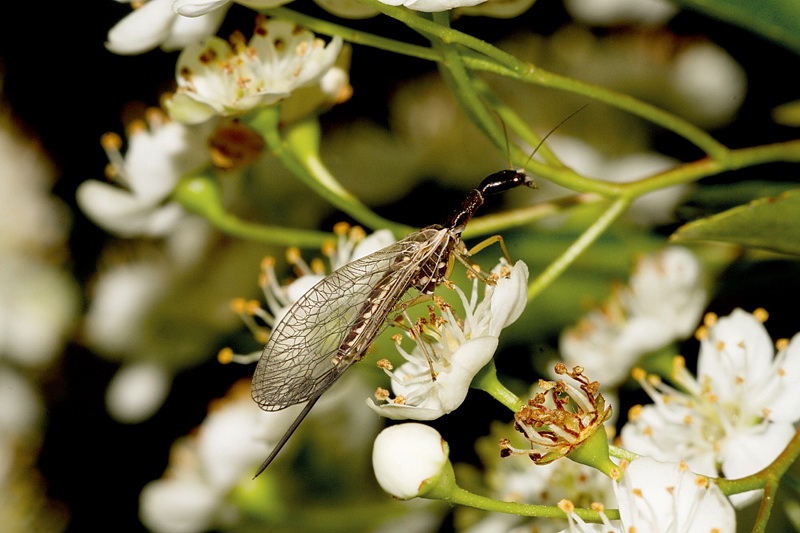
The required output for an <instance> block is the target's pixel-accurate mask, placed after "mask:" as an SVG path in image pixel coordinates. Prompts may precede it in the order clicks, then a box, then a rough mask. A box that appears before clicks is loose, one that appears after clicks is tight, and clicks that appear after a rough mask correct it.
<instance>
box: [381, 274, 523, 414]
mask: <svg viewBox="0 0 800 533" xmlns="http://www.w3.org/2000/svg"><path fill="white" fill-rule="evenodd" d="M502 270H506V271H508V272H507V273H506V275H504V276H501V277H500V278H499V279H498V280H497V283H496V285H494V286H487V287H486V290H485V293H484V298H483V300H481V301H480V302H478V295H477V291H478V289H477V287H478V281H477V280H475V281H474V282H473V291H472V295H471V298H469V299H467V297H466V295H464V293H463V292H462V291H461V290H460V289H459V288H458V287H455V290H456V291H457V293H458V294H459V296H460V297H461V300H462V302H463V304H464V308H465V313H466V317H465V318H464V320H463V325H462V324H461V322H460V321H459V320H458V319H457V318H456V317H455V316H454V315H453V313H452V310H451V309H450V308H449V307H445V308H444V309H443V310H442V319H443V320H442V324H441V325H440V326H438V327H436V326H433V327H432V328H431V329H430V330H426V331H425V333H426V335H430V336H432V337H434V338H436V341H435V342H433V343H428V342H425V341H422V342H423V343H424V344H422V343H420V342H417V345H416V347H415V348H414V349H413V350H412V351H411V352H410V353H409V352H407V351H405V350H404V349H402V347H401V346H399V345H398V351H399V352H400V354H401V355H402V356H403V357H404V358H405V359H406V362H405V363H403V364H402V365H401V366H400V367H398V368H397V369H396V370H395V371H393V372H392V371H390V370H388V369H386V372H387V374H388V375H389V377H390V378H391V383H392V391H393V392H394V394H395V398H394V399H387V400H386V401H385V402H383V403H376V402H374V401H372V400H370V399H367V405H369V407H370V408H371V409H373V410H374V411H376V412H377V413H378V414H380V415H381V416H385V417H387V418H393V419H396V420H399V419H413V420H433V419H435V418H439V417H440V416H442V415H444V414H447V413H449V412H451V411H454V410H455V409H457V408H458V406H460V405H461V403H462V402H463V401H464V398H466V396H467V392H468V391H469V386H470V384H471V383H472V378H473V377H475V374H477V373H478V371H479V370H480V369H481V368H483V367H484V365H486V363H488V362H489V360H490V359H491V358H492V356H493V355H494V352H495V350H496V349H497V344H498V337H499V335H500V332H501V331H502V330H503V328H505V327H507V326H508V325H510V324H511V323H512V322H514V321H515V320H516V319H517V318H519V316H520V314H522V311H523V310H524V308H525V304H526V303H527V283H528V267H527V265H526V264H525V263H524V262H522V261H517V263H516V264H515V265H514V266H513V267H512V268H511V269H509V268H508V266H507V265H505V264H504V263H501V264H500V265H498V268H497V269H495V270H494V272H499V271H502ZM433 376H435V379H434V377H433Z"/></svg>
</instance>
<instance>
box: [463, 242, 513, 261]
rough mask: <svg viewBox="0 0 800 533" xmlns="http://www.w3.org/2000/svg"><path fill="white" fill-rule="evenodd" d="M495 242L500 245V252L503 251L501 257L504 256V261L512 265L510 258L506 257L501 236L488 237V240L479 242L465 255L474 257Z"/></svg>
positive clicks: (506, 252)
mask: <svg viewBox="0 0 800 533" xmlns="http://www.w3.org/2000/svg"><path fill="white" fill-rule="evenodd" d="M496 242H497V243H500V248H502V250H503V255H504V256H505V258H506V261H508V262H509V264H512V265H513V264H514V261H512V260H511V256H510V255H508V249H507V248H506V242H505V241H504V240H503V236H502V235H492V236H491V237H488V238H486V239H484V240H482V241H481V242H479V243H478V244H476V245H475V246H473V247H472V248H470V249H469V251H468V252H467V255H475V254H477V253H478V252H480V251H481V250H483V249H484V248H488V247H489V246H491V245H492V244H494V243H496Z"/></svg>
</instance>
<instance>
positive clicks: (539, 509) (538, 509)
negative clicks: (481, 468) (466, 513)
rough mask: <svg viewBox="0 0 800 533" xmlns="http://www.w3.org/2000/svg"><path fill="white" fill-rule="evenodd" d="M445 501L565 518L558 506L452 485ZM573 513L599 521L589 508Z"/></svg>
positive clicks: (613, 513)
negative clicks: (498, 497) (505, 498)
mask: <svg viewBox="0 0 800 533" xmlns="http://www.w3.org/2000/svg"><path fill="white" fill-rule="evenodd" d="M442 499H444V500H445V501H448V502H450V503H454V504H458V505H466V506H468V507H474V508H476V509H483V510H485V511H494V512H497V513H506V514H513V515H518V516H535V517H540V518H566V516H565V514H564V511H562V510H561V509H559V508H558V507H553V506H548V505H526V504H522V503H514V502H503V501H500V500H495V499H492V498H487V497H486V496H481V495H480V494H474V493H472V492H469V491H467V490H465V489H462V488H461V487H458V486H456V487H454V488H453V490H452V491H451V492H450V495H449V496H448V497H446V498H442ZM575 514H576V515H578V516H579V517H580V518H582V519H583V520H585V521H587V522H598V523H599V522H601V518H600V513H598V512H597V511H592V510H590V509H575ZM605 515H606V516H607V517H608V518H609V519H610V520H618V519H619V511H617V510H616V509H606V510H605Z"/></svg>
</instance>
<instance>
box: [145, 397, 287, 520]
mask: <svg viewBox="0 0 800 533" xmlns="http://www.w3.org/2000/svg"><path fill="white" fill-rule="evenodd" d="M247 389H248V384H243V385H242V386H241V387H238V386H235V387H234V390H233V391H232V393H231V394H230V395H229V397H228V398H225V399H223V400H220V401H219V402H218V403H219V405H216V406H214V407H215V408H214V409H212V410H210V412H209V415H208V416H207V417H206V419H205V420H204V421H203V423H202V424H201V425H200V427H199V428H198V429H197V431H196V432H195V433H194V434H193V435H192V436H190V437H186V438H185V439H183V440H181V441H178V442H176V443H175V445H174V446H173V450H172V453H171V460H170V464H169V466H168V469H167V472H166V474H165V475H164V477H162V478H160V479H157V480H154V481H151V482H150V483H148V484H147V485H145V487H144V488H143V489H142V492H141V494H140V498H139V516H140V518H141V520H142V523H144V524H145V525H146V526H147V527H148V529H150V530H151V531H153V532H154V533H195V532H196V533H201V532H203V531H207V530H208V529H210V528H211V527H212V526H213V525H215V524H224V523H226V522H228V521H232V520H235V519H236V510H235V508H232V507H231V506H229V504H227V503H226V497H227V495H228V494H229V493H230V491H231V490H232V489H233V488H234V487H235V486H236V485H237V484H238V483H239V482H240V481H241V480H243V479H247V480H248V481H249V480H250V477H252V474H253V472H254V469H255V466H256V465H258V463H259V462H260V461H262V460H263V459H264V457H265V456H266V454H267V453H269V450H270V445H271V444H274V443H275V442H276V441H277V440H278V438H280V436H281V435H282V434H283V431H284V430H285V429H286V427H287V426H288V425H289V424H290V423H291V422H292V420H293V419H294V417H295V416H296V415H297V413H298V409H299V408H302V405H301V406H294V407H291V408H289V409H285V410H283V411H277V412H271V413H267V412H264V411H261V410H260V409H259V408H258V406H256V405H255V404H254V403H253V402H252V400H251V399H250V395H249V394H248V392H247Z"/></svg>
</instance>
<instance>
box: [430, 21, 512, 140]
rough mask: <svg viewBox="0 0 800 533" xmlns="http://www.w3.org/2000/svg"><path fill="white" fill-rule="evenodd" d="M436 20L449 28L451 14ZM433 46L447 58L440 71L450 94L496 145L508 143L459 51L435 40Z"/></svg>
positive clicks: (440, 65) (432, 42) (450, 45)
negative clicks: (482, 98)
mask: <svg viewBox="0 0 800 533" xmlns="http://www.w3.org/2000/svg"><path fill="white" fill-rule="evenodd" d="M433 20H434V22H437V23H438V24H439V25H441V26H442V27H445V28H447V27H449V26H450V15H449V13H446V12H443V13H434V14H433ZM431 45H432V46H433V47H434V48H435V49H437V50H438V51H439V52H441V54H442V57H443V58H444V61H443V62H441V63H440V64H439V70H440V72H441V74H442V77H443V78H444V80H445V82H446V83H447V84H448V86H449V87H450V92H451V93H452V94H453V96H455V98H456V100H457V101H458V103H459V105H460V106H461V109H462V111H464V113H465V114H466V115H467V117H469V118H470V120H471V121H472V122H473V123H474V124H475V125H476V126H478V128H479V129H480V130H481V131H483V133H484V135H486V137H488V138H489V139H490V140H491V141H492V142H493V143H494V144H495V145H496V146H498V147H502V146H503V145H504V143H505V137H504V136H503V132H502V131H501V129H500V128H499V127H498V124H497V121H496V119H495V118H494V117H493V116H492V114H491V113H490V112H489V110H488V109H487V108H486V105H485V104H484V102H483V100H481V97H480V95H479V94H478V92H477V91H476V90H475V86H474V84H473V80H472V77H471V75H470V73H469V72H468V71H467V69H466V67H465V66H464V62H463V61H462V60H461V55H460V53H459V50H458V48H456V46H454V45H452V44H449V43H447V42H444V41H439V40H436V39H433V40H432V41H431Z"/></svg>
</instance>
